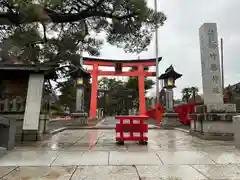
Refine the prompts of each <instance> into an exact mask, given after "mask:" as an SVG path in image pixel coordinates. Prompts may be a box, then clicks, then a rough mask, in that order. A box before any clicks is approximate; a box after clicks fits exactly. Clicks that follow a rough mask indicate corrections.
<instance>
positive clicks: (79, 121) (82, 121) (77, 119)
mask: <svg viewBox="0 0 240 180" xmlns="http://www.w3.org/2000/svg"><path fill="white" fill-rule="evenodd" d="M71 117H72V120H71V121H72V122H71V124H69V125H68V126H86V125H88V118H87V117H88V114H87V113H84V112H82V113H80V112H79V113H72V114H71Z"/></svg>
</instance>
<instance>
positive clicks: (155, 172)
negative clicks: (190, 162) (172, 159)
mask: <svg viewBox="0 0 240 180" xmlns="http://www.w3.org/2000/svg"><path fill="white" fill-rule="evenodd" d="M137 171H138V173H139V176H140V177H141V180H160V179H161V180H207V179H208V178H207V177H206V176H204V175H203V174H201V173H200V172H198V171H197V170H196V169H194V168H192V167H191V166H187V165H181V166H176V165H175V166H173V165H171V166H170V165H168V166H167V165H164V166H163V165H160V166H137Z"/></svg>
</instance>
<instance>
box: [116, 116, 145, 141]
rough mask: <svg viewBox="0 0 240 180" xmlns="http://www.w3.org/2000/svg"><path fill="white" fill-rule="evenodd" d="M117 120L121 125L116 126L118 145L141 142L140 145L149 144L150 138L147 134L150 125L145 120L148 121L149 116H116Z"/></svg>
mask: <svg viewBox="0 0 240 180" xmlns="http://www.w3.org/2000/svg"><path fill="white" fill-rule="evenodd" d="M115 118H116V120H119V124H116V141H117V143H119V144H124V141H139V143H140V144H147V141H148V137H147V136H146V134H145V133H147V132H148V125H147V124H145V123H144V120H147V119H148V116H116V117H115ZM127 121H128V122H127ZM136 134H137V135H136Z"/></svg>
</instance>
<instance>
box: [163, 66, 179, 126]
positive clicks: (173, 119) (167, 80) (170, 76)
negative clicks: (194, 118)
mask: <svg viewBox="0 0 240 180" xmlns="http://www.w3.org/2000/svg"><path fill="white" fill-rule="evenodd" d="M181 76H182V74H179V73H177V72H176V71H175V70H174V68H173V66H172V65H171V66H170V67H169V68H167V69H166V71H165V73H163V74H161V75H160V77H159V79H160V80H162V81H163V84H164V86H163V88H164V89H165V90H166V96H165V100H166V102H165V105H166V107H165V108H166V111H167V112H166V113H165V114H164V118H163V120H162V125H163V126H177V125H179V124H180V122H179V119H178V116H177V114H176V113H174V109H173V107H174V103H173V102H174V100H173V88H175V87H176V86H175V81H176V80H177V79H178V78H180V77H181Z"/></svg>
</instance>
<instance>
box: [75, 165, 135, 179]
mask: <svg viewBox="0 0 240 180" xmlns="http://www.w3.org/2000/svg"><path fill="white" fill-rule="evenodd" d="M93 172H94V173H93ZM87 179H89V180H90V179H91V180H139V176H138V174H137V171H136V169H135V168H134V167H132V166H88V167H82V166H81V167H79V168H78V169H77V171H76V172H75V173H74V175H73V177H72V178H71V180H87Z"/></svg>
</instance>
